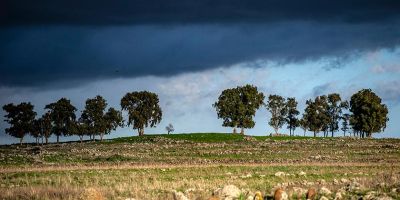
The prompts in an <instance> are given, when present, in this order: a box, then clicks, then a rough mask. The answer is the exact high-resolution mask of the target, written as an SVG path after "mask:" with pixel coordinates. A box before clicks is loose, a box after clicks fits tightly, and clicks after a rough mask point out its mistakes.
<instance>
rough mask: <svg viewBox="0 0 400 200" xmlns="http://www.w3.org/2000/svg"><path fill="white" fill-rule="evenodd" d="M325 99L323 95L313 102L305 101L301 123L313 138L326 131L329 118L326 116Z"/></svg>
mask: <svg viewBox="0 0 400 200" xmlns="http://www.w3.org/2000/svg"><path fill="white" fill-rule="evenodd" d="M327 107H328V104H327V97H326V96H325V95H323V96H318V97H316V98H315V100H314V101H312V100H311V99H310V100H307V101H306V108H305V110H304V115H303V119H304V120H303V121H304V122H306V124H307V125H306V127H307V128H308V130H309V131H312V132H314V137H316V135H317V133H318V132H320V131H326V130H327V129H328V122H329V116H328V115H327Z"/></svg>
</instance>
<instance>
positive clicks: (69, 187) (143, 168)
mask: <svg viewBox="0 0 400 200" xmlns="http://www.w3.org/2000/svg"><path fill="white" fill-rule="evenodd" d="M399 180H400V140H399V139H354V138H309V137H259V136H257V137H250V136H241V135H232V134H220V133H207V134H204V133H197V134H173V135H151V136H144V137H124V138H117V139H112V140H105V141H103V142H99V141H97V142H84V143H79V142H69V143H62V144H49V145H44V146H36V145H33V144H30V145H23V146H19V145H4V146H1V147H0V199H127V198H135V199H174V195H173V194H174V192H173V190H176V191H181V192H182V193H184V194H185V195H186V197H189V198H190V199H208V198H209V197H210V196H211V195H212V194H213V193H215V192H214V191H215V190H217V189H218V188H222V187H224V186H226V185H229V184H233V185H235V186H237V187H239V188H240V189H241V195H242V196H241V198H243V199H245V198H247V197H248V196H250V195H251V194H253V193H254V192H256V191H261V192H262V193H263V194H271V192H273V191H274V190H275V189H276V188H278V187H280V188H284V189H285V191H286V192H287V193H288V194H289V196H290V197H291V198H292V199H297V196H300V197H303V198H304V197H305V196H304V193H305V192H304V191H305V190H307V189H308V188H310V187H314V188H317V189H319V188H322V187H326V188H329V190H331V191H332V194H329V195H328V194H324V195H325V196H327V197H328V198H334V196H335V195H336V193H338V191H343V194H342V197H343V198H344V199H347V198H356V197H366V196H368V195H369V196H370V197H371V198H372V197H373V196H374V195H375V196H376V197H378V196H380V197H387V198H393V199H400V195H399V192H400V182H399ZM299 191H300V192H299ZM301 191H302V192H301ZM371 191H373V192H374V193H372V192H371ZM319 195H323V194H319Z"/></svg>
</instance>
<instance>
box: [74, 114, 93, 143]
mask: <svg viewBox="0 0 400 200" xmlns="http://www.w3.org/2000/svg"><path fill="white" fill-rule="evenodd" d="M88 131H89V126H88V124H87V123H85V122H84V119H83V118H82V116H81V117H80V118H79V119H78V120H76V121H74V122H73V123H72V125H71V133H72V134H73V135H77V136H79V140H80V142H81V143H82V142H83V137H84V136H85V135H87V134H88Z"/></svg>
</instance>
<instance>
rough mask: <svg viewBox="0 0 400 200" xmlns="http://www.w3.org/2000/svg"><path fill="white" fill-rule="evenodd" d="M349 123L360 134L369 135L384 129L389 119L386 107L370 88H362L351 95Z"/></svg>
mask: <svg viewBox="0 0 400 200" xmlns="http://www.w3.org/2000/svg"><path fill="white" fill-rule="evenodd" d="M350 111H351V112H352V113H353V114H352V115H351V117H350V124H351V126H352V128H353V130H354V131H358V132H360V133H361V135H362V136H364V134H366V136H367V137H371V135H372V133H376V132H381V131H384V129H385V128H386V122H388V121H389V118H388V109H387V106H386V105H385V104H383V103H382V100H381V98H380V97H379V96H377V95H376V94H375V93H374V92H372V90H371V89H362V90H360V91H358V92H357V93H356V94H353V96H351V100H350Z"/></svg>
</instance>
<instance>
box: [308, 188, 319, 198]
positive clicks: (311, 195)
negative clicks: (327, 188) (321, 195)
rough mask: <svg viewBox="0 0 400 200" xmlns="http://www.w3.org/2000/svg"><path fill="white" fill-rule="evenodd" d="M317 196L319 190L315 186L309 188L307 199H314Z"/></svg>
mask: <svg viewBox="0 0 400 200" xmlns="http://www.w3.org/2000/svg"><path fill="white" fill-rule="evenodd" d="M316 196H317V191H316V190H315V188H310V189H308V191H307V194H306V199H309V200H314V199H315V197H316Z"/></svg>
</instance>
